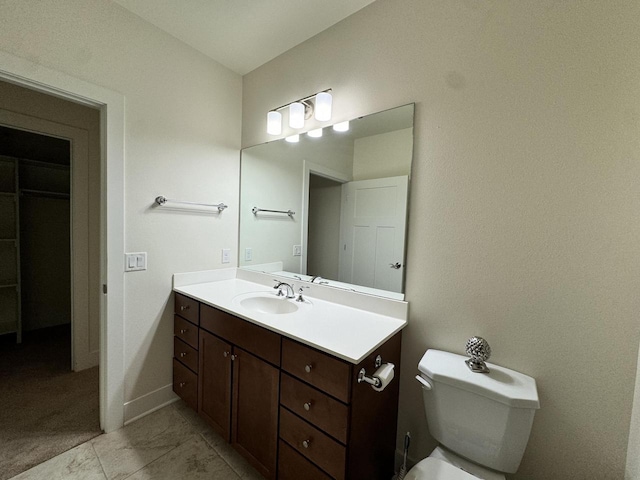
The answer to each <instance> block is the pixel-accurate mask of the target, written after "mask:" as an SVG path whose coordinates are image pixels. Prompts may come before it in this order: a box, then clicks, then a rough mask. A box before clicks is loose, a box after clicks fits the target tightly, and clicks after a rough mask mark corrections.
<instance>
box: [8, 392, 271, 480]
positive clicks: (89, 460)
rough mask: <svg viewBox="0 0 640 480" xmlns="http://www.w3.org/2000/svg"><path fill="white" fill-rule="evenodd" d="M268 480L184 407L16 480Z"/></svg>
mask: <svg viewBox="0 0 640 480" xmlns="http://www.w3.org/2000/svg"><path fill="white" fill-rule="evenodd" d="M125 478H126V479H130V480H151V479H153V480H165V479H166V480H179V479H184V480H199V479H207V480H263V477H262V476H261V475H260V474H258V472H256V471H255V470H254V469H253V468H252V467H251V466H250V465H249V464H248V463H247V462H246V461H245V460H244V459H243V458H242V457H241V456H240V455H239V454H238V453H237V452H236V451H235V450H233V448H231V446H230V445H229V444H227V443H226V442H225V441H224V440H223V439H222V438H221V437H220V436H219V435H217V434H216V433H214V432H213V431H212V430H211V429H210V428H209V427H208V426H207V425H206V424H205V423H204V421H203V420H202V419H200V417H199V416H198V415H197V414H196V413H195V412H194V411H193V410H191V409H190V408H188V407H187V406H186V405H185V404H184V403H182V402H181V401H179V402H176V403H173V404H171V405H169V406H167V407H164V408H162V409H160V410H158V411H156V412H153V413H151V414H150V415H147V416H145V417H143V418H141V419H139V420H137V421H135V422H133V423H131V424H129V425H127V426H126V427H124V428H121V429H120V430H117V431H115V432H111V433H107V434H103V435H100V436H98V437H95V438H94V439H92V440H89V441H88V442H86V443H83V444H81V445H79V446H77V447H75V448H72V449H71V450H68V451H66V452H64V453H62V454H60V455H58V456H57V457H54V458H52V459H51V460H48V461H46V462H44V463H42V464H40V465H37V466H35V467H33V468H32V469H30V470H27V471H26V472H23V473H21V474H20V475H17V476H15V477H13V478H12V479H11V480H124V479H125Z"/></svg>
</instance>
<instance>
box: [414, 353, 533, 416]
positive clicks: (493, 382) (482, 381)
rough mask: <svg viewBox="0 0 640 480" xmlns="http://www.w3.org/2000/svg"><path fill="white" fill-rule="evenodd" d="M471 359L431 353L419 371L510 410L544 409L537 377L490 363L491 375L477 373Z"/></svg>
mask: <svg viewBox="0 0 640 480" xmlns="http://www.w3.org/2000/svg"><path fill="white" fill-rule="evenodd" d="M467 358H469V357H465V356H462V355H457V354H455V353H450V352H443V351H440V350H427V351H426V353H425V354H424V355H423V356H422V360H420V363H419V364H418V369H419V370H420V372H422V373H423V374H424V375H426V376H427V377H428V378H430V379H431V380H433V381H434V382H442V383H445V384H447V385H451V386H453V387H457V388H460V389H463V390H466V391H469V392H473V393H477V394H478V395H482V396H484V397H487V398H491V399H492V400H496V401H498V402H501V403H504V404H506V405H509V406H510V407H514V408H533V409H538V408H540V401H539V399H538V389H537V388H536V381H535V379H534V378H532V377H530V376H528V375H524V374H522V373H519V372H516V371H514V370H510V369H508V368H505V367H501V366H499V365H495V364H493V363H489V362H487V366H488V367H489V370H490V371H489V373H474V372H472V371H471V370H470V369H469V367H467V365H466V363H464V362H465V360H466V359H467Z"/></svg>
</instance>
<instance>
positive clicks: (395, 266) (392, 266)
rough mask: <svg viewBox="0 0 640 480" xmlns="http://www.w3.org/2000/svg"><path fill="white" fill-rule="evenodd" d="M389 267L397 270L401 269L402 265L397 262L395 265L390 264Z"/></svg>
mask: <svg viewBox="0 0 640 480" xmlns="http://www.w3.org/2000/svg"><path fill="white" fill-rule="evenodd" d="M389 266H390V267H391V268H393V269H394V270H398V269H399V268H400V267H402V264H400V263H399V262H396V263H390V264H389Z"/></svg>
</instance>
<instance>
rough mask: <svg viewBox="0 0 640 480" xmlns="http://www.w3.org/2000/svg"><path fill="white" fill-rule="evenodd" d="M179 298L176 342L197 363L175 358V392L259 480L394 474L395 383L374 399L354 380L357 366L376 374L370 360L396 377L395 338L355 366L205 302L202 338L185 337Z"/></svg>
mask: <svg viewBox="0 0 640 480" xmlns="http://www.w3.org/2000/svg"><path fill="white" fill-rule="evenodd" d="M178 297H182V298H180V299H178ZM186 298H187V297H184V296H182V295H180V294H176V316H175V320H176V326H175V328H176V332H179V333H176V336H175V339H174V342H178V341H180V342H182V343H186V344H188V346H190V347H191V348H195V349H196V350H195V351H196V352H197V354H198V362H197V365H195V369H193V368H190V367H189V366H188V364H186V363H185V361H186V360H185V359H186V358H187V357H190V354H191V353H192V351H189V353H188V354H187V355H185V356H184V357H180V356H179V353H180V352H181V351H180V350H179V349H178V350H176V351H177V352H178V354H174V357H175V358H174V391H176V393H178V395H180V396H181V397H182V398H183V399H185V401H187V403H188V404H189V405H191V406H192V407H194V408H195V409H196V410H197V411H198V412H199V414H200V415H201V416H202V417H203V418H204V419H205V420H206V421H207V422H208V423H209V424H210V425H211V426H212V427H213V429H214V430H216V431H217V432H218V433H219V434H220V435H222V436H223V437H224V438H225V439H226V440H227V441H228V442H231V444H232V445H233V447H234V448H235V449H236V450H237V451H238V452H239V453H240V454H242V455H243V456H244V457H245V458H247V459H248V461H249V462H250V463H251V464H252V465H253V466H254V467H255V468H256V469H257V470H258V471H259V472H260V473H261V474H262V475H263V476H264V477H265V478H267V479H276V478H277V479H279V480H294V479H295V480H301V479H304V480H330V479H335V480H361V479H367V480H376V479H384V480H388V479H390V478H391V477H392V476H393V473H394V457H395V446H396V445H395V443H396V419H397V413H398V389H399V381H398V379H395V380H394V381H393V382H391V384H389V385H388V386H387V388H385V389H384V390H383V391H382V392H376V391H374V390H373V389H372V388H371V386H370V385H368V384H365V383H360V384H359V383H358V382H357V376H358V372H359V371H360V369H362V368H364V369H365V371H366V373H367V374H368V375H371V374H372V373H373V372H374V371H375V369H376V367H375V361H376V356H377V355H380V356H381V357H382V361H383V362H385V363H386V362H391V363H394V364H395V365H396V372H397V371H399V367H400V347H401V338H402V337H401V333H397V334H396V335H395V336H393V337H392V338H391V339H389V340H388V341H387V342H386V343H384V344H383V345H381V346H380V347H379V348H377V349H376V350H375V351H374V352H373V353H372V354H371V355H369V356H368V357H367V358H365V359H364V360H363V361H362V362H361V363H360V364H359V365H353V364H351V363H349V362H346V361H343V360H341V359H338V358H336V357H333V356H332V355H328V354H326V353H323V352H321V351H319V350H316V349H314V348H310V347H308V346H306V345H303V344H300V343H298V342H296V341H293V340H290V339H288V338H286V337H282V336H281V335H279V334H276V333H274V332H271V331H269V330H266V329H264V328H262V327H259V326H257V325H254V324H252V323H250V322H248V321H245V320H242V319H240V318H237V317H234V316H233V315H229V314H227V313H225V312H222V311H220V310H217V309H215V308H212V307H210V306H208V305H205V304H199V309H198V311H199V316H198V320H197V321H198V323H199V327H200V328H199V331H198V332H196V335H195V337H188V335H192V334H193V332H191V331H190V330H189V326H190V325H195V324H194V323H192V321H193V320H194V319H193V318H192V319H191V320H187V319H185V318H184V317H183V316H182V315H181V314H180V312H184V311H185V310H179V308H180V307H181V306H184V305H185V304H184V303H182V302H184V299H186ZM189 300H190V299H189ZM191 301H192V302H194V300H191ZM179 302H180V303H179ZM197 303H198V302H196V304H197ZM186 310H187V311H190V312H193V311H194V307H193V306H191V305H190V306H189V308H187V309H186ZM185 321H186V322H187V323H188V325H185V324H184V323H180V322H185ZM185 326H186V327H187V328H184V327H185ZM182 330H186V332H182ZM187 338H189V341H187V340H186V339H187ZM194 338H195V340H196V342H197V344H196V346H195V347H194V346H193V344H192V343H189V342H193V339H194ZM182 343H180V344H179V345H182ZM190 358H191V357H190ZM182 369H185V370H187V371H188V372H190V373H191V374H192V375H193V377H190V379H189V381H190V382H192V381H193V378H195V379H196V380H197V388H196V389H195V392H196V399H195V401H193V400H192V401H188V400H187V398H190V397H189V396H188V395H185V394H184V391H185V390H186V389H185V387H186V386H187V385H190V383H186V382H184V383H185V385H183V386H178V387H176V382H179V383H178V385H179V384H180V383H183V380H182V377H181V376H180V375H181V374H180V371H181V370H182ZM176 372H178V373H176ZM180 392H183V393H182V394H181V393H180ZM190 394H191V393H190ZM194 404H195V406H194Z"/></svg>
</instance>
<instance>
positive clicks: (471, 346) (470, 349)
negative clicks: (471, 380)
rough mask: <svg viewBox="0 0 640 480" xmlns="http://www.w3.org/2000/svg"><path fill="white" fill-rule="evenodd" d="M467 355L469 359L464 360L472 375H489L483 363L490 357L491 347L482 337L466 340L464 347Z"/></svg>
mask: <svg viewBox="0 0 640 480" xmlns="http://www.w3.org/2000/svg"><path fill="white" fill-rule="evenodd" d="M465 350H466V351H467V355H469V356H470V357H471V358H470V359H469V360H465V363H466V364H467V366H468V367H469V368H470V369H471V371H472V372H474V373H489V367H487V364H486V363H484V362H485V361H487V360H489V357H490V356H491V347H490V346H489V342H487V341H486V340H485V339H484V338H482V337H471V338H470V339H469V340H467V346H466V347H465Z"/></svg>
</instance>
